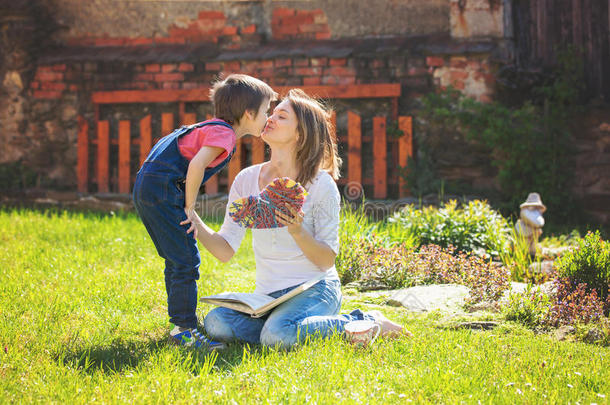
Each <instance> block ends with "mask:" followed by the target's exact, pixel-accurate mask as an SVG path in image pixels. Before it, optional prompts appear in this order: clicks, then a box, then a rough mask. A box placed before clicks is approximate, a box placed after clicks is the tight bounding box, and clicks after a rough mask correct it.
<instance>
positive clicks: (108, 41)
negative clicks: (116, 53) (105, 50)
mask: <svg viewBox="0 0 610 405" xmlns="http://www.w3.org/2000/svg"><path fill="white" fill-rule="evenodd" d="M126 42H127V40H126V38H96V39H95V46H123V45H125V43H126Z"/></svg>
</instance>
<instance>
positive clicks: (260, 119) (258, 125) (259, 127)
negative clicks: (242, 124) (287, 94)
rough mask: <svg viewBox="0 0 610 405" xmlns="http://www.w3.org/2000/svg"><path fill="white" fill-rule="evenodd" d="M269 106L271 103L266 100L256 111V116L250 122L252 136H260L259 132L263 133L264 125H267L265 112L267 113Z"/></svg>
mask: <svg viewBox="0 0 610 405" xmlns="http://www.w3.org/2000/svg"><path fill="white" fill-rule="evenodd" d="M270 106H271V101H270V100H269V99H268V98H266V99H264V100H263V102H262V103H261V105H260V107H259V108H258V111H257V113H256V116H255V117H254V118H253V119H252V122H251V126H250V129H251V132H250V133H251V134H252V135H254V136H258V137H260V136H261V132H263V128H264V127H265V124H266V123H267V111H269V108H270Z"/></svg>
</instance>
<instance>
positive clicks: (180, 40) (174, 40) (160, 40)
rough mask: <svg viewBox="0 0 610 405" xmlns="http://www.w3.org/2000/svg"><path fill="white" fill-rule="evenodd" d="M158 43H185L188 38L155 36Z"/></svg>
mask: <svg viewBox="0 0 610 405" xmlns="http://www.w3.org/2000/svg"><path fill="white" fill-rule="evenodd" d="M155 43H157V44H185V43H186V38H182V37H169V38H168V37H158V38H155Z"/></svg>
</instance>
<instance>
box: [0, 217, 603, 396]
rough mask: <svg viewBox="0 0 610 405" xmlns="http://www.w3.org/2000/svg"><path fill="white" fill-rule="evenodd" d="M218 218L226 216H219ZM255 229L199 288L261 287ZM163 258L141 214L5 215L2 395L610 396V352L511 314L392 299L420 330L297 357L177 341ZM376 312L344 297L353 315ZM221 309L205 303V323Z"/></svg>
mask: <svg viewBox="0 0 610 405" xmlns="http://www.w3.org/2000/svg"><path fill="white" fill-rule="evenodd" d="M210 224H211V225H212V226H213V227H218V226H219V223H218V222H210ZM250 241H251V239H250V236H249V234H248V235H247V237H246V239H245V240H244V243H243V244H242V247H241V248H240V250H239V251H238V252H237V254H236V256H235V257H234V259H233V260H232V261H231V262H230V263H227V264H222V263H219V262H217V261H216V260H215V259H213V258H211V257H210V256H209V255H207V254H205V253H203V254H202V266H201V268H200V272H201V279H200V280H199V294H200V295H202V294H210V293H216V292H219V291H222V290H237V291H251V290H252V289H253V288H254V258H253V255H252V249H251V243H250ZM162 270H163V264H162V261H161V259H160V258H159V257H158V256H157V254H156V251H155V249H154V246H153V244H152V242H151V241H150V239H149V237H148V235H147V233H146V231H145V229H144V227H143V225H142V224H141V223H140V222H139V220H138V218H137V217H136V216H135V215H133V214H126V215H118V216H102V215H94V214H77V213H65V212H62V213H44V212H39V211H29V210H5V211H0V274H1V276H2V284H1V285H0V312H1V313H2V316H1V317H0V345H1V347H2V352H0V403H12V402H15V403H23V402H26V403H29V402H44V403H48V402H62V403H64V402H65V403H85V402H103V403H117V402H121V403H122V402H136V403H152V402H154V403H210V402H214V403H259V402H269V403H305V402H312V403H354V402H355V403H388V402H391V403H407V402H415V403H457V402H465V403H477V402H478V401H481V402H483V403H515V402H517V403H540V402H549V403H556V402H561V403H568V402H570V403H607V402H608V398H610V347H601V346H597V345H590V344H585V343H579V342H559V341H556V340H554V339H553V338H551V337H550V336H548V335H545V334H534V333H533V332H531V331H529V330H528V329H525V328H523V327H521V326H519V325H517V324H511V323H504V324H503V325H502V326H500V327H498V328H496V329H494V330H491V331H471V330H463V329H460V330H451V329H444V328H439V327H438V325H439V322H438V321H439V318H440V315H439V314H438V313H431V314H427V315H415V314H410V313H406V312H404V311H401V310H400V309H396V308H389V307H388V308H385V307H384V308H383V309H384V310H385V311H386V312H387V314H388V315H389V317H390V318H393V319H395V320H398V321H401V322H403V323H404V324H405V325H406V326H407V328H408V329H409V330H411V331H412V332H413V333H414V335H415V336H414V337H413V338H403V339H398V340H394V341H383V340H378V341H377V342H376V343H375V345H374V346H373V347H372V348H369V349H355V348H353V347H351V346H350V345H349V344H348V343H346V342H345V341H343V340H342V339H341V338H340V337H334V338H332V339H329V340H313V341H311V342H307V343H305V344H304V345H302V346H300V347H297V348H296V349H294V350H291V351H289V352H284V351H275V350H269V349H263V348H261V347H248V346H243V345H232V346H230V347H229V348H228V349H227V350H226V351H223V352H220V353H218V354H216V353H211V354H210V353H206V352H198V351H192V350H187V349H183V348H179V347H175V346H170V345H168V344H167V343H166V336H167V333H168V331H169V328H170V325H169V323H168V320H167V313H166V304H165V302H166V296H165V287H164V283H163V275H162V274H163V273H162ZM355 307H361V308H364V309H365V308H367V307H370V308H372V307H376V305H375V304H374V303H367V302H363V301H362V300H357V299H354V300H345V305H344V308H343V310H344V311H349V310H351V309H353V308H355ZM209 309H210V307H209V306H206V305H201V304H200V306H199V308H198V312H199V315H200V318H203V316H204V314H205V313H206V312H207V311H208V310H209Z"/></svg>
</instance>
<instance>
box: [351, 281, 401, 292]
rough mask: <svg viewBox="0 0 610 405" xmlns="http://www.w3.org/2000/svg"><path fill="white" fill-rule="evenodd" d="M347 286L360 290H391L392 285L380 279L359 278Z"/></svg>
mask: <svg viewBox="0 0 610 405" xmlns="http://www.w3.org/2000/svg"><path fill="white" fill-rule="evenodd" d="M345 288H353V289H356V290H358V291H376V290H389V289H390V286H388V285H387V284H385V283H383V282H381V281H378V280H358V281H352V282H351V283H348V284H346V285H345Z"/></svg>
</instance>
